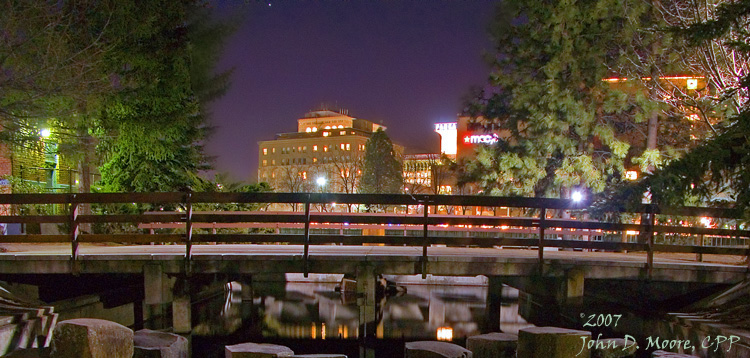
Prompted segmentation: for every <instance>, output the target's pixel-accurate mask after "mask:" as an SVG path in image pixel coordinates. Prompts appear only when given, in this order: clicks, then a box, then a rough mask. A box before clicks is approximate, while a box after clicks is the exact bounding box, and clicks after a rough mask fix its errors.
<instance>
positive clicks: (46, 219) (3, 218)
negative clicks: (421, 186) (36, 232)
mask: <svg viewBox="0 0 750 358" xmlns="http://www.w3.org/2000/svg"><path fill="white" fill-rule="evenodd" d="M68 220H69V218H68V216H67V215H23V216H12V215H0V223H19V224H42V223H64V222H68Z"/></svg>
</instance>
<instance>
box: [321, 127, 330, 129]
mask: <svg viewBox="0 0 750 358" xmlns="http://www.w3.org/2000/svg"><path fill="white" fill-rule="evenodd" d="M323 129H331V126H325V127H323Z"/></svg>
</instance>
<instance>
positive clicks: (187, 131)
mask: <svg viewBox="0 0 750 358" xmlns="http://www.w3.org/2000/svg"><path fill="white" fill-rule="evenodd" d="M5 4H6V6H4V8H5V9H7V10H8V11H4V12H3V13H2V14H0V23H1V24H2V28H3V35H0V41H2V42H3V45H4V46H0V68H1V69H2V71H0V121H1V123H0V124H2V127H3V130H2V136H0V137H1V138H0V139H4V140H12V141H15V142H18V141H23V140H38V139H39V135H38V128H39V127H41V125H40V122H46V124H47V125H50V124H54V128H53V135H54V137H55V138H57V139H59V141H60V145H59V149H60V151H61V152H63V153H64V154H66V156H67V157H68V158H72V159H73V160H76V161H77V162H78V163H79V172H80V174H81V179H82V180H81V188H80V189H79V190H81V191H88V190H89V188H90V183H89V182H88V180H89V178H90V176H89V175H88V173H89V172H90V171H91V169H92V167H94V166H97V165H102V166H101V168H100V172H101V173H102V177H103V181H102V184H103V185H104V190H106V191H161V190H177V189H179V188H183V187H186V186H195V185H196V184H199V183H198V181H199V179H198V172H199V171H200V170H203V169H206V168H208V158H206V156H205V155H204V153H203V148H202V143H203V140H204V139H205V136H206V135H207V133H208V132H209V130H210V128H209V127H208V126H207V125H206V123H205V118H204V113H205V110H204V105H205V103H207V101H208V100H210V99H212V98H215V97H216V96H217V95H220V94H221V93H222V91H223V90H224V88H226V83H227V78H228V75H229V73H228V72H227V73H221V74H219V75H216V76H214V75H212V67H213V64H214V63H215V60H216V58H217V56H218V54H219V51H218V49H219V47H220V46H221V40H222V39H223V38H224V37H225V36H226V35H227V34H228V33H229V31H231V29H232V27H233V26H232V25H233V23H230V24H228V25H227V24H221V23H214V22H211V21H209V13H208V7H207V5H206V4H205V3H204V2H203V1H200V0H179V1H149V2H139V1H128V0H124V1H110V0H106V1H76V2H70V1H62V2H54V3H47V2H28V1H16V0H7V1H6V2H5Z"/></svg>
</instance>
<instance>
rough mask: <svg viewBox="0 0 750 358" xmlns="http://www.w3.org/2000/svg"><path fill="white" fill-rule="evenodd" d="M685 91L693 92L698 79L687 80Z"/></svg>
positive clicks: (696, 87)
mask: <svg viewBox="0 0 750 358" xmlns="http://www.w3.org/2000/svg"><path fill="white" fill-rule="evenodd" d="M687 89H689V90H694V89H698V79H697V78H690V79H688V80H687Z"/></svg>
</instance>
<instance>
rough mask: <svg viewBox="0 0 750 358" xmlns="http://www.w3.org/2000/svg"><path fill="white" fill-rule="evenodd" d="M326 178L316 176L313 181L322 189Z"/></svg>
mask: <svg viewBox="0 0 750 358" xmlns="http://www.w3.org/2000/svg"><path fill="white" fill-rule="evenodd" d="M326 182H327V180H326V178H325V177H318V179H315V183H317V184H318V186H319V187H320V188H321V189H322V188H323V187H324V186H326Z"/></svg>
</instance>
